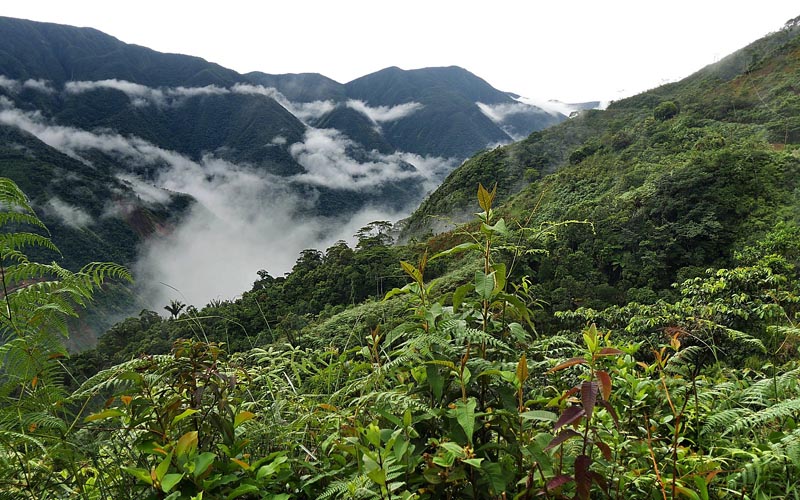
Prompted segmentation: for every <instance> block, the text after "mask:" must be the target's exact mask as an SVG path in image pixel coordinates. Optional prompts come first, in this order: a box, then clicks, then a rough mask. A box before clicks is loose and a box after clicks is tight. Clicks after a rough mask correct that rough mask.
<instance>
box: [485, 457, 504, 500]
mask: <svg viewBox="0 0 800 500" xmlns="http://www.w3.org/2000/svg"><path fill="white" fill-rule="evenodd" d="M480 471H481V475H482V476H483V477H484V478H486V480H487V481H488V482H489V488H491V490H492V493H493V496H495V497H499V496H500V495H501V494H502V493H503V492H504V491H505V490H506V488H507V485H508V483H509V481H510V480H512V477H511V475H510V473H509V471H507V470H504V469H503V467H502V466H501V465H500V464H499V463H497V462H488V463H485V464H482V465H481V468H480Z"/></svg>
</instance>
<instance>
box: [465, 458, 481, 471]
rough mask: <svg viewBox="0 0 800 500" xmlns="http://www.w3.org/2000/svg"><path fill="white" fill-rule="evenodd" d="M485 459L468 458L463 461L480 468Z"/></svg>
mask: <svg viewBox="0 0 800 500" xmlns="http://www.w3.org/2000/svg"><path fill="white" fill-rule="evenodd" d="M483 460H484V459H483V458H467V459H466V460H462V462H464V463H465V464H469V465H471V466H473V467H475V468H476V469H480V468H481V462H483Z"/></svg>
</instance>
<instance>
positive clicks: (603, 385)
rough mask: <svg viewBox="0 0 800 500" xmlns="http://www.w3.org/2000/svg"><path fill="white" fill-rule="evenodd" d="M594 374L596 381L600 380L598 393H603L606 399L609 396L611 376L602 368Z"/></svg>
mask: <svg viewBox="0 0 800 500" xmlns="http://www.w3.org/2000/svg"><path fill="white" fill-rule="evenodd" d="M595 375H597V381H598V382H600V393H601V394H602V395H603V399H605V400H606V401H608V398H610V397H611V376H610V375H609V374H608V372H607V371H604V370H598V371H597V372H595Z"/></svg>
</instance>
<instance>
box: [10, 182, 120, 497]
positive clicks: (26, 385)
mask: <svg viewBox="0 0 800 500" xmlns="http://www.w3.org/2000/svg"><path fill="white" fill-rule="evenodd" d="M26 225H27V226H32V227H33V228H34V230H35V231H38V232H25V231H20V230H19V229H20V227H22V226H26ZM0 230H2V232H0V279H2V288H0V300H2V305H0V457H2V458H3V459H7V458H9V457H10V456H11V455H16V460H11V461H9V462H8V463H11V464H13V466H14V467H15V468H16V469H12V470H16V472H17V473H18V474H19V477H24V478H25V483H24V485H23V486H20V487H19V488H21V490H20V492H21V491H23V490H24V491H25V494H26V496H31V497H40V496H42V495H41V493H43V492H46V491H49V490H51V489H52V488H51V486H52V484H51V483H52V482H53V481H56V482H57V477H58V476H57V475H54V474H53V472H54V470H53V467H54V466H55V459H56V457H55V456H52V454H53V453H57V452H58V450H59V449H60V444H61V443H62V440H61V439H62V438H63V435H64V433H65V432H67V430H68V428H69V424H68V420H67V415H66V408H67V406H66V405H65V403H66V400H65V394H64V392H63V389H62V386H63V384H62V382H63V380H62V379H63V374H64V372H63V369H62V366H61V364H60V363H59V362H58V359H59V358H61V357H64V356H66V354H67V353H66V351H65V348H64V342H63V341H64V338H65V337H66V335H67V333H68V332H67V322H66V319H67V318H68V317H71V316H76V315H77V308H79V307H82V306H84V305H86V304H87V303H88V302H89V301H91V300H92V295H93V294H94V292H96V291H97V290H98V289H99V288H100V287H101V286H102V285H103V283H104V282H105V281H106V280H107V279H109V278H115V279H123V280H128V281H130V280H131V276H130V274H129V273H128V271H127V270H126V269H125V268H123V267H122V266H119V265H117V264H112V263H92V264H88V265H86V266H84V267H83V269H81V270H80V271H78V272H71V271H69V270H67V269H64V268H62V267H61V266H59V265H58V264H56V263H55V262H52V263H49V264H43V263H38V262H32V261H31V260H30V259H29V258H28V257H27V255H26V254H25V250H26V249H28V248H32V247H40V248H46V249H49V250H52V251H53V252H55V253H56V254H58V249H57V248H56V246H55V245H54V244H53V243H52V241H50V238H49V233H48V232H47V228H46V227H45V226H44V224H43V223H42V222H41V221H40V220H39V219H38V217H37V216H36V214H35V212H34V211H33V208H32V207H31V204H30V202H29V201H28V199H27V197H26V196H25V195H24V193H22V191H21V190H20V189H19V188H18V187H17V186H16V184H14V182H13V181H11V180H9V179H5V178H0ZM42 233H43V234H42ZM49 439H55V440H56V441H54V445H53V446H48V445H47V441H48V440H49ZM31 443H35V445H36V446H35V447H31V446H30V444H31ZM34 449H36V452H34ZM40 451H43V452H45V453H44V454H42V453H41V452H40ZM12 473H13V472H12ZM37 490H38V492H37ZM48 494H49V493H48Z"/></svg>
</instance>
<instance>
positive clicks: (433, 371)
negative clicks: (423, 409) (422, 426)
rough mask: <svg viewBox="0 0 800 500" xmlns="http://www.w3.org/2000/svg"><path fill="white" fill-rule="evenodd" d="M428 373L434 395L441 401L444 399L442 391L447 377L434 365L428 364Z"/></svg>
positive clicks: (429, 384) (429, 383)
mask: <svg viewBox="0 0 800 500" xmlns="http://www.w3.org/2000/svg"><path fill="white" fill-rule="evenodd" d="M426 373H427V376H428V386H430V388H431V392H432V393H433V397H434V399H436V400H437V401H439V400H440V399H442V393H443V392H444V383H445V377H444V376H443V375H442V373H441V372H440V371H439V367H437V366H433V365H428V367H427V368H426Z"/></svg>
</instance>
